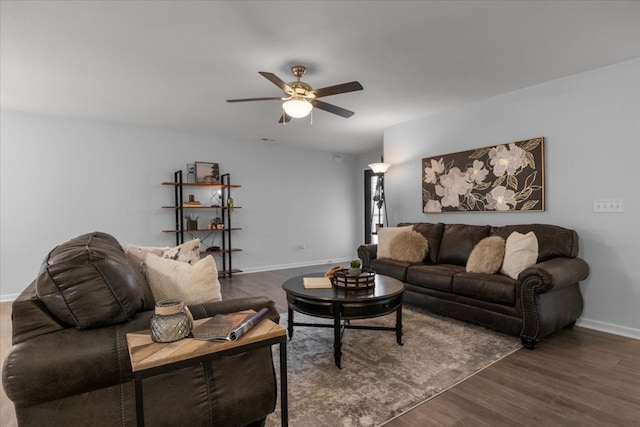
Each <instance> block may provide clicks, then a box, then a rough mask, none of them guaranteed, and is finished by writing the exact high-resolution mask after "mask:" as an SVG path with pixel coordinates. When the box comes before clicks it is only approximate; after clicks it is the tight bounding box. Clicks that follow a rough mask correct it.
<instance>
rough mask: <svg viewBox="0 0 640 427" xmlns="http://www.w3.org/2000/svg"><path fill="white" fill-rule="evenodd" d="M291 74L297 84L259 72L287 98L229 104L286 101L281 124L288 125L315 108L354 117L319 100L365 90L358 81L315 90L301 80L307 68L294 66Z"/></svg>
mask: <svg viewBox="0 0 640 427" xmlns="http://www.w3.org/2000/svg"><path fill="white" fill-rule="evenodd" d="M291 72H292V73H293V75H294V76H296V78H297V80H296V81H295V82H291V83H285V82H284V81H282V80H281V79H280V78H279V77H278V76H276V75H275V74H273V73H268V72H266V71H259V72H258V73H259V74H260V75H261V76H263V77H264V78H265V79H267V80H269V81H270V82H271V83H273V84H274V85H276V86H278V87H279V88H280V89H282V91H283V92H284V93H285V95H286V96H279V97H270V98H244V99H227V102H249V101H284V103H283V104H282V109H283V110H284V111H283V113H282V117H281V118H280V121H279V123H286V122H288V121H289V120H291V118H292V117H295V118H300V117H305V116H307V115H308V114H309V113H310V112H311V110H312V109H313V107H316V108H319V109H321V110H324V111H327V112H329V113H333V114H337V115H338V116H340V117H344V118H349V117H351V116H353V114H354V112H353V111H349V110H346V109H344V108H341V107H338V106H336V105H333V104H329V103H327V102H324V101H320V100H319V99H318V98H322V97H325V96H329V95H338V94H340V93H346V92H355V91H357V90H362V89H363V88H362V85H361V84H360V83H358V82H357V81H353V82H348V83H342V84H339V85H335V86H327V87H323V88H320V89H313V88H312V87H311V85H309V84H307V83H305V82H303V81H301V80H300V78H301V77H302V76H304V74H305V73H306V72H307V68H306V67H305V66H303V65H294V66H293V67H291Z"/></svg>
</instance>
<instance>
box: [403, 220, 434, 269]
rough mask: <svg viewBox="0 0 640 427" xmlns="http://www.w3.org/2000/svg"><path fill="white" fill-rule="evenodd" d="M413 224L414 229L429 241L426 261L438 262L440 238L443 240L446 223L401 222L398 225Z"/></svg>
mask: <svg viewBox="0 0 640 427" xmlns="http://www.w3.org/2000/svg"><path fill="white" fill-rule="evenodd" d="M408 225H410V226H412V227H413V229H414V231H417V232H418V233H420V234H422V235H423V236H424V237H425V238H426V239H427V241H428V242H429V251H428V252H427V257H426V258H425V262H428V263H430V264H436V263H437V262H438V251H439V250H440V240H442V231H443V230H444V224H443V223H441V222H439V223H437V224H432V223H429V222H417V223H409V222H401V223H400V224H398V227H406V226H408Z"/></svg>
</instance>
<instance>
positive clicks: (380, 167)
mask: <svg viewBox="0 0 640 427" xmlns="http://www.w3.org/2000/svg"><path fill="white" fill-rule="evenodd" d="M369 167H370V168H371V170H372V171H373V173H385V172H387V169H389V167H391V163H369Z"/></svg>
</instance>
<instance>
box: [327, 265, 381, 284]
mask: <svg viewBox="0 0 640 427" xmlns="http://www.w3.org/2000/svg"><path fill="white" fill-rule="evenodd" d="M331 282H332V283H333V286H336V287H339V288H348V289H369V288H373V287H374V286H375V285H376V273H375V271H373V270H369V269H366V268H363V269H362V273H360V275H359V276H351V275H349V269H348V268H342V269H340V270H336V271H335V272H334V273H333V279H332V280H331Z"/></svg>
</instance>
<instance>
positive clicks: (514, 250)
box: [500, 231, 538, 279]
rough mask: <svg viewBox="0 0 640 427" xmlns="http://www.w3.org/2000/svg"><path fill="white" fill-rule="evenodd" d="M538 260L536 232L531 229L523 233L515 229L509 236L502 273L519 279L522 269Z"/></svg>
mask: <svg viewBox="0 0 640 427" xmlns="http://www.w3.org/2000/svg"><path fill="white" fill-rule="evenodd" d="M537 261H538V238H537V237H536V235H535V233H534V232H533V231H530V232H528V233H527V234H522V233H518V232H517V231H514V232H513V233H511V234H510V235H509V237H507V243H506V245H505V253H504V261H503V262H502V268H501V269H500V273H502V274H506V275H507V276H509V277H511V278H512V279H517V278H518V275H519V274H520V273H521V272H522V270H524V269H525V268H528V267H531V266H532V265H534V264H535V263H536V262H537Z"/></svg>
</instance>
